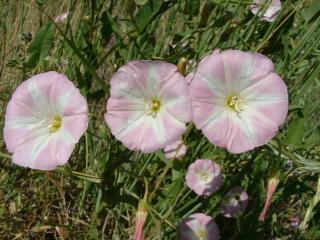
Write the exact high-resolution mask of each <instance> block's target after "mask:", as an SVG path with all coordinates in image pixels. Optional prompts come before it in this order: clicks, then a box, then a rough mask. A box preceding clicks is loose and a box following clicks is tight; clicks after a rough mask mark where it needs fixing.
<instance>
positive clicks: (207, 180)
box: [186, 159, 222, 196]
mask: <svg viewBox="0 0 320 240" xmlns="http://www.w3.org/2000/svg"><path fill="white" fill-rule="evenodd" d="M186 182H187V185H188V187H189V188H191V189H192V190H193V191H194V192H195V193H196V194H198V195H200V196H201V195H204V196H209V195H211V194H212V193H214V192H216V191H217V190H218V189H219V188H220V187H221V185H222V174H221V170H220V166H219V165H218V164H216V163H215V162H213V161H211V160H209V159H198V160H197V161H195V162H194V163H192V164H191V165H190V166H189V168H188V171H187V175H186Z"/></svg>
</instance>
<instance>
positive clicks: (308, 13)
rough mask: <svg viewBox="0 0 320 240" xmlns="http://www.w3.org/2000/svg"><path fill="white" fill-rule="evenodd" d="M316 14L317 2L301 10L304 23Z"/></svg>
mask: <svg viewBox="0 0 320 240" xmlns="http://www.w3.org/2000/svg"><path fill="white" fill-rule="evenodd" d="M318 12H320V4H319V1H314V2H313V3H312V4H310V5H309V6H307V7H306V8H304V9H303V11H302V12H301V15H302V16H303V18H304V20H305V21H306V22H309V21H310V20H311V19H312V18H313V17H314V16H316V15H317V13H318Z"/></svg>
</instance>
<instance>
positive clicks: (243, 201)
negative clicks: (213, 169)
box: [220, 186, 249, 218]
mask: <svg viewBox="0 0 320 240" xmlns="http://www.w3.org/2000/svg"><path fill="white" fill-rule="evenodd" d="M248 203H249V196H248V194H247V193H246V192H245V191H244V190H243V189H242V188H241V187H239V186H236V187H233V188H231V189H230V190H229V191H228V192H227V194H226V195H225V196H224V197H223V199H222V201H221V206H220V211H221V213H222V214H223V215H224V216H225V217H229V218H232V217H237V216H238V215H240V214H241V213H242V212H244V211H245V210H246V208H247V206H248Z"/></svg>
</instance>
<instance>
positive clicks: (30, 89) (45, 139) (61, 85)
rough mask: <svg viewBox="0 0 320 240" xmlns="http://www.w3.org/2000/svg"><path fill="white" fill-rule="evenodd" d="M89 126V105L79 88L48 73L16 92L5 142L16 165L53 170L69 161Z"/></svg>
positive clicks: (31, 79) (57, 75) (9, 104)
mask: <svg viewBox="0 0 320 240" xmlns="http://www.w3.org/2000/svg"><path fill="white" fill-rule="evenodd" d="M87 126H88V106H87V102H86V99H85V98H84V97H83V96H82V95H81V94H80V91H79V89H77V88H76V87H75V86H74V84H73V83H72V82H71V81H70V80H68V79H67V77H66V76H64V75H62V74H59V73H57V72H46V73H41V74H37V75H34V76H33V77H31V78H30V79H28V80H26V81H24V82H23V83H21V84H20V85H19V86H18V88H17V89H16V91H15V92H14V93H13V95H12V98H11V100H10V101H9V103H8V106H7V110H6V116H5V127H4V140H5V143H6V146H7V149H8V151H9V152H11V153H13V155H12V161H13V162H14V163H15V164H18V165H20V166H23V167H30V168H34V169H40V170H52V169H55V168H56V167H57V166H59V165H63V164H65V163H66V162H67V161H68V160H69V158H70V155H71V153H72V151H73V150H74V148H75V144H76V143H77V142H78V141H79V139H80V137H81V136H82V135H83V133H84V132H85V131H86V129H87Z"/></svg>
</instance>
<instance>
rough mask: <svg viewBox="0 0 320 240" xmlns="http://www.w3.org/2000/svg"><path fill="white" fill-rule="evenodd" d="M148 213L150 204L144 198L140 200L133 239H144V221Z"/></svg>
mask: <svg viewBox="0 0 320 240" xmlns="http://www.w3.org/2000/svg"><path fill="white" fill-rule="evenodd" d="M147 215H148V206H147V204H146V202H145V201H144V200H142V201H140V202H139V207H138V211H137V213H136V227H135V231H134V237H133V240H143V239H144V223H145V221H146V219H147Z"/></svg>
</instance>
